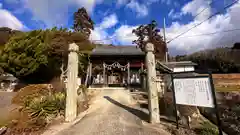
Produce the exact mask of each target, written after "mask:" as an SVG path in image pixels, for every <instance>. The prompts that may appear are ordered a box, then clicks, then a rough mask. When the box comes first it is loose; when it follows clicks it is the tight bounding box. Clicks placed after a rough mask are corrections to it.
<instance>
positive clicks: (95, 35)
mask: <svg viewBox="0 0 240 135" xmlns="http://www.w3.org/2000/svg"><path fill="white" fill-rule="evenodd" d="M108 38H109V34H108V33H107V32H106V31H105V30H103V29H100V28H99V27H97V28H95V29H94V31H92V32H91V35H90V37H89V40H91V41H92V42H94V43H100V44H109V43H111V40H108Z"/></svg>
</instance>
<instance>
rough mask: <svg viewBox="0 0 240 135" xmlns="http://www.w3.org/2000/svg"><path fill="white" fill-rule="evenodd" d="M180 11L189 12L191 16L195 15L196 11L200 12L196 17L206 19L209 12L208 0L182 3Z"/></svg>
mask: <svg viewBox="0 0 240 135" xmlns="http://www.w3.org/2000/svg"><path fill="white" fill-rule="evenodd" d="M203 10H204V11H203ZM202 11H203V12H202ZM182 12H183V14H191V15H192V16H196V15H197V14H198V13H200V12H202V13H201V14H199V16H197V18H196V19H198V20H202V19H206V18H207V17H209V15H210V14H211V8H210V7H209V0H193V1H191V2H189V3H187V4H186V5H184V7H183V8H182Z"/></svg>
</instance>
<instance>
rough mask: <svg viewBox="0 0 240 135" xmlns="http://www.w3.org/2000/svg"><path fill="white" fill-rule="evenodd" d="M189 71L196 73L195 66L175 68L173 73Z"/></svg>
mask: <svg viewBox="0 0 240 135" xmlns="http://www.w3.org/2000/svg"><path fill="white" fill-rule="evenodd" d="M188 71H194V66H182V67H174V68H173V72H188Z"/></svg>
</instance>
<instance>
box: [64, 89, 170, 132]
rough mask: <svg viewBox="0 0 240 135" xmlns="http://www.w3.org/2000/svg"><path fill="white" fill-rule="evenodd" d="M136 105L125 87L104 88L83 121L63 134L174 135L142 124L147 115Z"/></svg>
mask: <svg viewBox="0 0 240 135" xmlns="http://www.w3.org/2000/svg"><path fill="white" fill-rule="evenodd" d="M134 108H136V106H135V104H134V101H133V100H132V99H131V96H130V94H129V93H128V92H127V91H124V90H103V91H102V92H101V93H100V94H99V96H97V97H96V98H95V100H94V102H93V103H92V106H91V109H92V110H91V111H90V112H89V114H87V115H86V116H85V117H84V118H83V119H82V120H81V121H80V122H79V123H77V124H75V125H74V126H72V127H71V128H69V129H67V130H64V131H63V132H61V133H60V134H59V135H170V134H169V133H167V132H166V131H164V130H162V129H159V128H155V129H154V128H151V126H147V125H145V124H143V123H142V120H141V119H140V117H141V118H142V119H143V118H144V117H145V118H146V117H147V115H146V114H144V113H143V112H141V111H139V110H138V109H134Z"/></svg>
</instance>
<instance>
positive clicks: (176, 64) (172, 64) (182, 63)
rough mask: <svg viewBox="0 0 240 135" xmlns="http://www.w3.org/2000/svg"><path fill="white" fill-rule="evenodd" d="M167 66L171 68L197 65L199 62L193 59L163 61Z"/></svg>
mask: <svg viewBox="0 0 240 135" xmlns="http://www.w3.org/2000/svg"><path fill="white" fill-rule="evenodd" d="M162 64H164V65H165V66H167V67H169V68H174V67H179V66H196V65H197V64H196V63H194V62H192V61H177V62H163V63H162Z"/></svg>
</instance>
